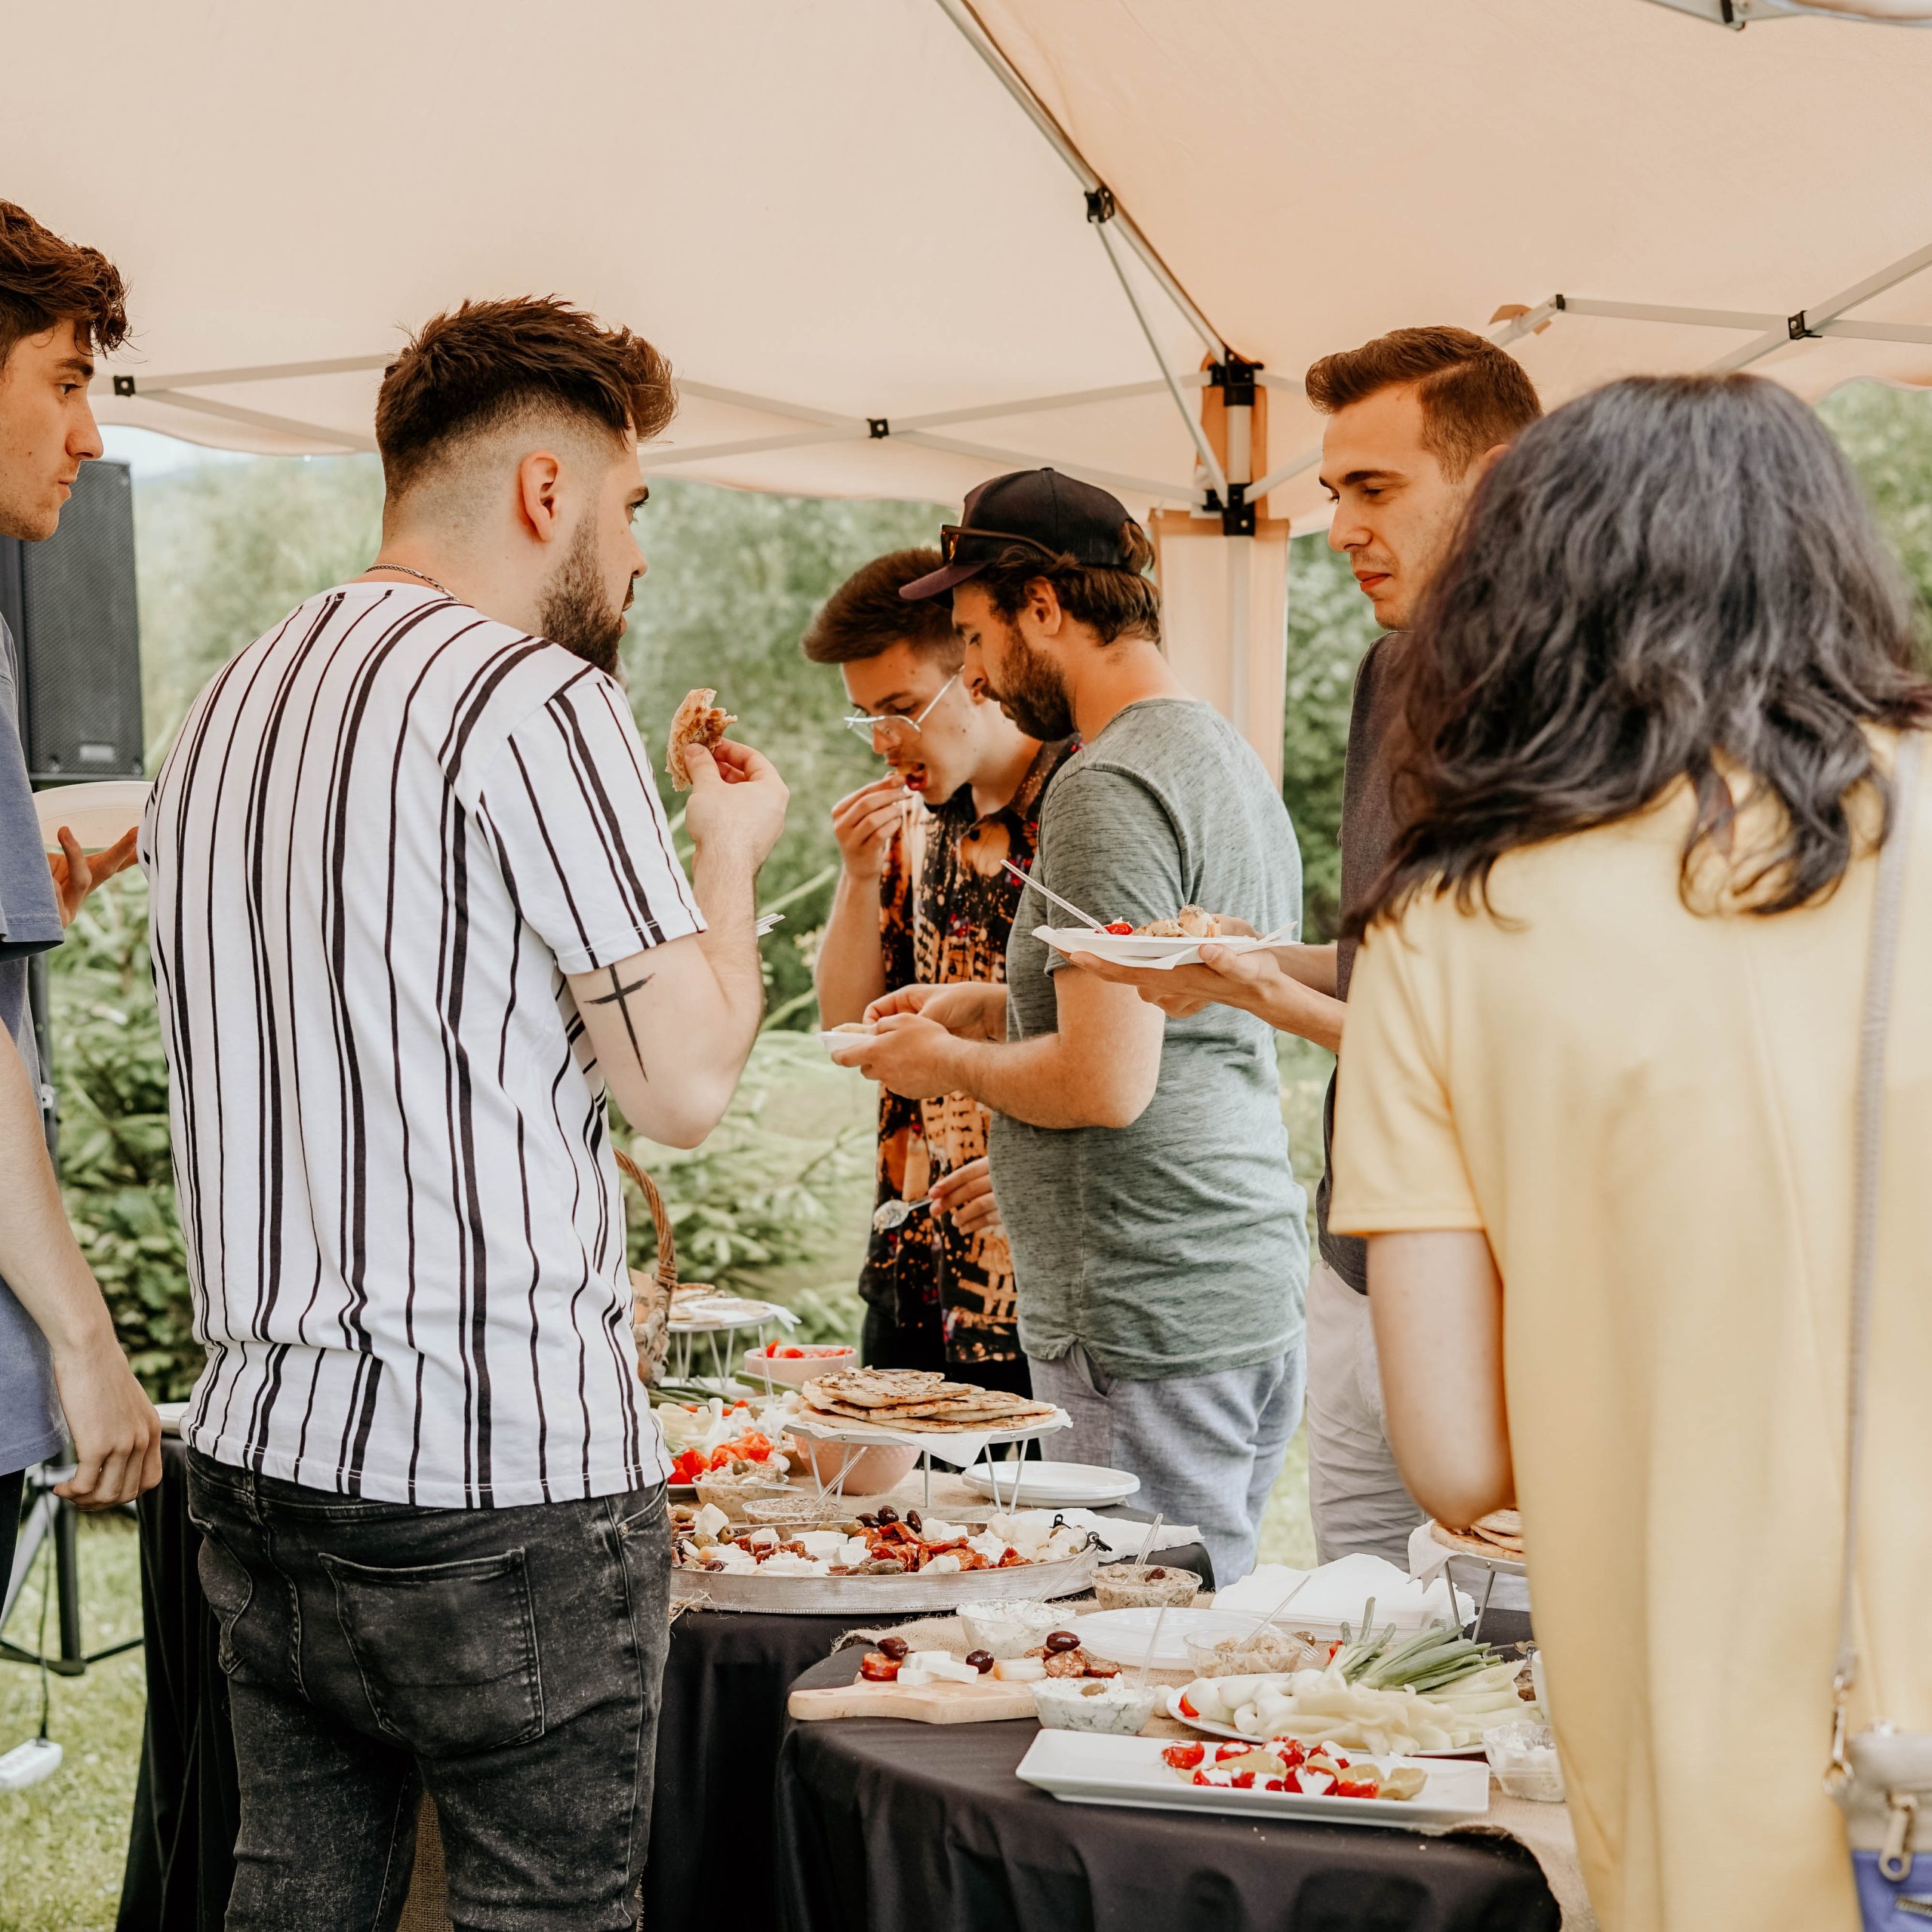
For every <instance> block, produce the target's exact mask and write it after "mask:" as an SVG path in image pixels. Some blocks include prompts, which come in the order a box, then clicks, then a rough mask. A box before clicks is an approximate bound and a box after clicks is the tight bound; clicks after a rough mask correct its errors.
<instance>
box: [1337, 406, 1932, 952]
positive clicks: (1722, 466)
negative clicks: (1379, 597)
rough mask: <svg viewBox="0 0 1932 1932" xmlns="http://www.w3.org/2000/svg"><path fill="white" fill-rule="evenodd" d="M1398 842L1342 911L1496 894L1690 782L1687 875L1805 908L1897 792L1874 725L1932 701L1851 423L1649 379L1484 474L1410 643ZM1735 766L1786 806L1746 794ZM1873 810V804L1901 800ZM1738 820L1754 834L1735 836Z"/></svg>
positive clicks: (1360, 920) (1357, 919) (1542, 431)
mask: <svg viewBox="0 0 1932 1932" xmlns="http://www.w3.org/2000/svg"><path fill="white" fill-rule="evenodd" d="M1398 663H1399V666H1400V671H1399V675H1400V677H1401V685H1402V693H1403V695H1402V723H1401V729H1400V731H1398V736H1397V738H1396V741H1395V742H1396V743H1397V744H1398V746H1399V747H1400V751H1399V754H1398V758H1397V760H1396V771H1395V779H1394V781H1393V785H1392V797H1393V799H1394V801H1395V816H1396V819H1397V823H1398V830H1397V833H1396V836H1395V841H1394V843H1393V845H1392V848H1391V851H1390V855H1389V861H1388V863H1387V865H1386V867H1385V868H1384V869H1383V872H1382V874H1381V875H1380V878H1377V880H1376V881H1375V882H1374V884H1373V885H1371V887H1370V888H1369V889H1368V891H1367V894H1366V895H1365V896H1364V897H1363V899H1362V900H1361V902H1360V903H1358V904H1355V905H1354V906H1350V907H1349V908H1348V909H1347V912H1346V921H1345V924H1344V928H1343V930H1344V931H1346V932H1348V933H1351V934H1359V933H1361V931H1364V929H1365V928H1367V926H1369V925H1370V924H1373V923H1374V921H1376V920H1377V919H1378V918H1394V917H1395V916H1397V915H1399V914H1400V912H1401V910H1402V908H1403V907H1404V906H1405V905H1406V904H1407V903H1408V902H1409V901H1410V900H1411V899H1413V898H1414V897H1417V895H1418V894H1420V895H1423V896H1429V895H1431V894H1440V893H1445V892H1453V893H1454V894H1455V896H1456V898H1457V903H1459V904H1460V905H1461V906H1463V907H1465V908H1469V907H1470V906H1473V905H1474V904H1475V903H1477V902H1478V900H1486V897H1487V888H1488V882H1489V878H1490V874H1491V869H1492V868H1493V867H1494V866H1495V864H1496V862H1497V860H1498V859H1500V858H1501V857H1503V855H1504V854H1506V853H1509V852H1512V851H1517V850H1518V849H1520V848H1522V847H1524V846H1528V845H1534V844H1541V843H1542V842H1543V841H1546V840H1549V839H1555V838H1564V837H1567V836H1568V835H1571V834H1572V833H1574V832H1587V831H1589V830H1590V829H1592V828H1593V827H1595V826H1606V825H1615V824H1617V823H1620V822H1621V821H1623V820H1627V819H1630V818H1633V817H1635V816H1636V815H1637V814H1639V813H1641V812H1644V811H1647V810H1648V809H1649V808H1651V806H1653V805H1654V804H1656V803H1657V801H1658V800H1659V799H1660V798H1663V796H1664V795H1666V793H1667V792H1670V791H1672V789H1675V787H1677V786H1682V785H1687V786H1689V788H1690V790H1691V791H1692V792H1694V795H1695V796H1696V798H1697V802H1698V806H1699V810H1698V811H1697V814H1696V817H1695V820H1694V823H1693V824H1692V825H1691V827H1690V830H1689V832H1688V833H1687V836H1686V839H1685V842H1684V847H1683V849H1682V854H1681V871H1680V874H1679V879H1680V888H1681V894H1682V897H1683V899H1684V903H1685V904H1686V905H1687V906H1690V908H1691V909H1693V910H1695V911H1705V910H1709V909H1712V896H1711V893H1710V887H1711V884H1712V875H1711V873H1710V872H1709V870H1708V868H1709V866H1711V865H1712V863H1713V862H1717V863H1718V864H1719V865H1720V866H1721V873H1720V874H1719V875H1718V876H1719V878H1720V879H1721V888H1722V891H1723V892H1724V896H1725V900H1726V902H1727V903H1731V904H1736V905H1739V906H1743V908H1744V909H1747V910H1749V912H1753V913H1759V914H1771V913H1777V912H1788V911H1789V910H1791V909H1792V908H1794V907H1795V906H1807V905H1810V904H1811V903H1814V901H1816V900H1820V899H1822V898H1823V897H1826V896H1828V895H1829V894H1830V893H1831V892H1832V890H1833V889H1834V888H1835V887H1836V885H1837V884H1838V881H1839V880H1840V879H1841V878H1842V877H1843V876H1844V872H1845V869H1846V867H1847V866H1848V865H1849V864H1850V862H1851V860H1852V858H1853V857H1854V854H1855V853H1856V852H1857V851H1859V850H1860V849H1864V848H1866V834H1867V833H1869V829H1870V826H1871V819H1869V818H1867V819H1866V821H1865V830H1864V831H1863V832H1861V829H1860V825H1859V820H1860V815H1861V814H1860V810H1859V809H1858V808H1860V805H1861V804H1862V801H1865V800H1870V801H1875V802H1877V803H1878V804H1881V805H1882V806H1883V807H1884V809H1885V810H1886V811H1887V812H1889V810H1890V786H1889V785H1888V783H1887V779H1886V777H1885V774H1884V768H1883V766H1882V764H1881V762H1880V760H1879V758H1878V756H1877V755H1875V752H1874V750H1873V747H1872V740H1871V737H1870V736H1869V733H1870V731H1871V729H1872V728H1873V727H1875V726H1876V727H1879V728H1890V729H1891V730H1894V731H1920V730H1923V729H1924V728H1925V727H1926V726H1927V724H1932V681H1928V680H1927V676H1926V675H1925V672H1924V666H1923V664H1922V663H1921V657H1920V654H1919V651H1918V641H1917V639H1916V638H1915V636H1914V635H1913V630H1912V602H1911V598H1910V597H1909V594H1908V592H1907V590H1906V584H1905V582H1904V580H1903V576H1902V574H1901V573H1900V570H1899V568H1898V566H1897V564H1896V563H1895V562H1894V560H1893V558H1892V555H1891V554H1890V552H1889V551H1888V550H1887V548H1886V546H1885V541H1884V537H1882V536H1881V534H1880V533H1879V531H1878V525H1877V523H1876V521H1875V519H1874V518H1873V516H1872V509H1871V506H1870V504H1869V503H1868V502H1867V501H1866V497H1865V494H1864V492H1863V490H1862V489H1861V488H1860V485H1859V482H1858V479H1857V477H1856V476H1854V475H1853V473H1852V470H1851V466H1850V464H1849V463H1847V461H1846V460H1845V458H1844V453H1843V452H1842V451H1841V450H1840V449H1839V448H1838V445H1836V444H1835V442H1834V441H1832V436H1831V434H1830V432H1829V431H1828V430H1827V429H1826V428H1825V426H1824V425H1823V423H1820V421H1819V420H1818V419H1817V417H1816V416H1815V415H1814V414H1812V412H1811V411H1810V410H1809V409H1808V408H1806V407H1805V405H1804V404H1803V403H1801V402H1800V401H1798V398H1796V397H1795V396H1794V395H1792V394H1791V393H1790V392H1789V391H1788V390H1786V389H1783V388H1780V386H1778V385H1777V384H1776V383H1769V382H1766V381H1765V380H1763V379H1762V378H1761V377H1755V376H1744V375H1727V376H1715V377H1714V376H1671V377H1664V376H1635V377H1627V378H1626V379H1625V380H1623V381H1621V382H1617V383H1610V384H1609V385H1607V386H1606V387H1604V388H1603V389H1597V390H1595V391H1593V392H1592V393H1590V394H1589V395H1585V396H1582V397H1580V398H1577V400H1576V401H1574V402H1569V403H1566V404H1564V406H1563V407H1562V408H1561V409H1559V410H1557V411H1555V413H1554V414H1552V415H1551V416H1550V417H1549V418H1548V419H1547V420H1546V421H1544V422H1542V423H1537V424H1536V425H1535V426H1534V427H1533V428H1531V429H1528V430H1527V431H1525V432H1524V435H1523V436H1522V438H1521V440H1520V441H1518V442H1517V443H1516V445H1515V447H1514V448H1512V449H1511V450H1510V451H1509V454H1507V455H1506V456H1505V457H1503V459H1502V460H1501V461H1500V462H1499V463H1497V465H1496V466H1495V468H1494V469H1492V470H1491V472H1489V474H1488V475H1487V476H1486V477H1484V479H1483V481H1482V482H1481V485H1478V488H1477V491H1476V494H1475V501H1474V503H1473V506H1472V510H1471V512H1470V515H1469V520H1468V521H1467V522H1466V524H1465V525H1464V527H1463V534H1462V537H1461V539H1460V542H1459V543H1458V545H1457V548H1456V549H1455V550H1454V552H1452V554H1451V556H1450V557H1449V558H1448V560H1447V562H1446V563H1445V564H1444V566H1443V568H1442V569H1441V571H1439V572H1438V574H1437V575H1436V577H1435V580H1434V581H1433V582H1432V583H1431V585H1430V586H1429V592H1428V594H1427V595H1426V597H1425V598H1424V599H1423V607H1422V610H1421V611H1420V614H1419V616H1418V620H1417V623H1416V625H1415V627H1414V629H1413V630H1412V631H1411V633H1410V634H1409V637H1408V638H1407V644H1406V645H1405V648H1404V651H1403V654H1402V656H1401V659H1400V660H1398ZM1727 767H1728V768H1730V769H1731V770H1733V771H1742V772H1743V774H1745V778H1746V783H1749V785H1750V786H1751V787H1752V789H1753V790H1754V791H1755V792H1756V793H1757V794H1758V798H1760V799H1761V801H1763V802H1764V804H1766V805H1767V807H1769V808H1770V809H1767V810H1766V811H1764V812H1763V813H1762V814H1759V813H1758V811H1755V810H1753V811H1750V812H1749V813H1744V812H1740V811H1739V809H1738V808H1737V800H1736V798H1735V796H1734V793H1733V792H1732V791H1731V789H1730V786H1729V785H1728V784H1727V783H1726V782H1725V779H1724V771H1725V769H1726V768H1727ZM1875 816H1876V814H1872V817H1875ZM1734 841H1735V849H1732V848H1733V843H1734Z"/></svg>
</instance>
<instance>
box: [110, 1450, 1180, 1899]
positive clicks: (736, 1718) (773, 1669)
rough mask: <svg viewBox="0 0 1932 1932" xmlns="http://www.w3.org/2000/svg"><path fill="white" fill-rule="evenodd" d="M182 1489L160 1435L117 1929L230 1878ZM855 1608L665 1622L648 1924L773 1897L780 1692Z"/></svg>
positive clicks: (220, 1706)
mask: <svg viewBox="0 0 1932 1932" xmlns="http://www.w3.org/2000/svg"><path fill="white" fill-rule="evenodd" d="M187 1487H188V1485H187V1451H186V1449H185V1447H183V1445H182V1444H180V1442H178V1441H174V1440H173V1439H170V1440H168V1441H166V1442H165V1443H164V1444H162V1481H161V1486H160V1487H158V1489H154V1490H151V1491H149V1493H148V1494H146V1496H144V1497H142V1499H141V1506H140V1521H141V1602H142V1617H143V1625H144V1627H145V1629H146V1641H147V1669H148V1712H147V1724H146V1734H145V1737H144V1738H143V1743H142V1750H141V1771H140V1784H139V1786H138V1788H137V1791H136V1794H135V1798H134V1825H133V1829H132V1832H131V1835H130V1836H129V1839H128V1869H127V1875H126V1878H125V1882H124V1884H123V1887H122V1895H121V1915H120V1918H119V1921H118V1928H117V1932H220V1927H221V1923H222V1915H223V1912H224V1911H225V1910H226V1906H227V1903H228V1894H229V1886H230V1884H231V1883H232V1880H233V1877H234V1858H233V1852H234V1844H235V1823H236V1820H237V1817H238V1804H237V1800H236V1795H235V1749H234V1745H233V1743H232V1740H231V1739H230V1737H229V1724H228V1696H227V1680H226V1678H224V1677H223V1675H222V1674H221V1670H220V1666H219V1665H218V1664H217V1663H216V1661H215V1638H216V1633H215V1629H214V1619H213V1618H212V1617H211V1616H210V1615H209V1614H208V1606H207V1604H206V1603H205V1601H203V1599H202V1590H201V1583H200V1580H199V1577H198V1574H197V1572H196V1570H195V1558H196V1554H197V1552H198V1549H199V1548H200V1543H201V1538H200V1536H199V1534H198V1532H197V1531H196V1530H195V1527H194V1526H193V1525H192V1524H191V1523H190V1522H189V1521H188V1503H187ZM1103 1513H1104V1514H1106V1515H1109V1516H1118V1517H1124V1518H1136V1516H1137V1512H1134V1511H1131V1510H1124V1509H1118V1510H1108V1511H1106V1512H1103ZM1161 1561H1162V1562H1164V1563H1168V1564H1174V1566H1175V1567H1177V1568H1183V1569H1190V1570H1194V1571H1198V1573H1199V1574H1201V1576H1202V1577H1204V1579H1205V1580H1207V1582H1208V1583H1210V1584H1211V1583H1212V1582H1213V1576H1212V1572H1211V1566H1210V1564H1209V1563H1208V1561H1207V1552H1206V1551H1205V1550H1204V1549H1202V1548H1201V1546H1200V1545H1199V1544H1198V1543H1195V1544H1190V1545H1189V1546H1187V1547H1186V1548H1185V1549H1174V1550H1164V1551H1163V1552H1161ZM855 1621H857V1619H854V1618H853V1617H773V1616H764V1615H757V1614H749V1613H734V1612H729V1611H687V1612H686V1613H685V1614H683V1615H681V1616H680V1617H678V1619H677V1620H676V1621H675V1623H672V1626H671V1645H670V1650H669V1654H668V1656H667V1657H666V1660H665V1668H664V1701H663V1714H662V1715H661V1717H660V1720H659V1724H658V1732H657V1790H656V1795H655V1798H654V1801H653V1804H652V1807H651V1858H650V1863H649V1865H648V1868H647V1870H646V1872H645V1902H646V1906H647V1909H651V1908H655V1909H657V1911H658V1912H659V1913H660V1919H659V1921H657V1922H660V1923H662V1922H675V1921H673V1920H672V1919H671V1917H670V1915H671V1914H672V1912H673V1910H674V1909H675V1911H677V1912H679V1913H685V1912H688V1911H689V1910H690V1909H691V1902H692V1900H694V1899H695V1898H697V1897H701V1896H703V1889H702V1887H703V1885H704V1884H715V1883H717V1882H718V1881H719V1880H720V1879H721V1878H723V1879H725V1880H728V1882H729V1884H730V1887H731V1897H732V1899H733V1900H734V1909H747V1910H755V1909H761V1908H763V1907H766V1906H769V1905H770V1903H771V1899H772V1896H773V1893H772V1881H771V1857H770V1848H771V1843H772V1840H771V1801H772V1791H773V1785H774V1769H775V1767H776V1765H777V1757H778V1747H779V1742H780V1737H781V1736H782V1735H783V1729H784V1723H785V1699H786V1694H787V1692H788V1691H789V1690H790V1688H791V1685H792V1679H793V1678H795V1677H796V1676H798V1674H799V1672H801V1671H802V1670H804V1669H807V1668H808V1666H811V1665H812V1664H814V1663H820V1662H821V1661H823V1660H824V1658H825V1657H826V1655H827V1654H828V1653H829V1651H830V1650H831V1648H832V1645H833V1644H835V1643H836V1642H837V1641H838V1638H840V1637H841V1636H842V1635H844V1632H846V1631H848V1630H849V1629H851V1627H852V1626H853V1624H854V1622H855ZM881 1621H882V1622H885V1623H900V1622H904V1621H906V1619H904V1618H901V1617H889V1618H885V1619H882V1620H881Z"/></svg>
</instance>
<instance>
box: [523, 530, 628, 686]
mask: <svg viewBox="0 0 1932 1932" xmlns="http://www.w3.org/2000/svg"><path fill="white" fill-rule="evenodd" d="M600 561H601V559H600V557H599V554H598V533H597V531H596V528H595V525H594V524H593V521H592V518H589V517H586V518H584V519H583V522H582V523H580V525H578V527H577V534H576V536H575V537H573V538H572V539H571V547H570V549H568V551H567V552H565V555H564V560H563V561H562V562H561V563H560V564H559V565H558V566H557V568H556V573H555V575H554V576H553V577H552V578H551V579H550V581H549V583H548V584H547V585H546V586H545V587H544V591H543V601H542V603H541V604H540V605H539V606H538V609H537V616H538V619H539V621H540V624H541V626H542V629H543V635H544V636H546V637H547V638H549V640H550V641H551V642H552V644H561V645H562V646H563V647H564V648H565V650H566V651H571V652H574V654H576V655H577V657H581V658H582V659H583V660H584V662H585V663H586V664H594V665H595V666H596V667H597V668H598V670H600V671H602V672H607V673H608V675H611V676H612V677H614V676H616V675H617V650H618V647H619V646H620V645H621V644H622V643H623V641H624V612H623V608H622V607H620V606H617V605H613V604H612V603H611V593H610V592H609V591H608V589H605V583H604V577H603V573H602V571H601V569H600V568H599V564H600ZM624 601H625V604H626V605H628V604H629V601H630V599H629V595H628V594H627V595H626V598H625V600H624Z"/></svg>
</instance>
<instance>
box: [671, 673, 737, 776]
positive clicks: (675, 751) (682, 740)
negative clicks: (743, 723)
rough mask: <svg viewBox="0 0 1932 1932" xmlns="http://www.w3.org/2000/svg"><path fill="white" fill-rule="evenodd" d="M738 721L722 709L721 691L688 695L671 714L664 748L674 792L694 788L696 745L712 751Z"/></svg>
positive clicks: (705, 690)
mask: <svg viewBox="0 0 1932 1932" xmlns="http://www.w3.org/2000/svg"><path fill="white" fill-rule="evenodd" d="M734 724H737V718H735V717H734V716H733V715H732V714H731V712H728V711H721V710H719V709H718V694H717V693H716V692H715V691H712V690H711V689H709V688H708V687H706V688H703V689H701V690H699V691H687V692H686V693H685V701H684V703H681V705H679V706H678V708H677V709H676V710H675V712H672V715H671V734H670V737H669V740H668V741H667V742H666V745H665V748H664V769H665V770H666V771H667V772H668V773H669V774H670V778H671V786H672V789H673V790H674V791H678V792H688V791H689V790H690V789H691V758H690V753H691V749H692V748H693V747H694V746H697V747H698V748H700V749H703V750H706V751H709V750H710V749H712V747H713V746H715V745H716V744H717V743H718V741H719V740H721V739H722V738H723V737H724V734H725V732H726V731H727V730H728V728H730V727H731V726H732V725H734Z"/></svg>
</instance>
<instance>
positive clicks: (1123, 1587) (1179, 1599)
mask: <svg viewBox="0 0 1932 1932" xmlns="http://www.w3.org/2000/svg"><path fill="white" fill-rule="evenodd" d="M1200 1588H1201V1579H1200V1578H1199V1577H1198V1576H1196V1575H1195V1573H1194V1572H1193V1571H1192V1570H1183V1569H1180V1568H1178V1567H1176V1566H1175V1565H1174V1564H1167V1563H1109V1564H1107V1565H1106V1567H1104V1568H1103V1569H1102V1571H1100V1574H1099V1575H1098V1576H1097V1577H1095V1578H1094V1597H1095V1598H1096V1600H1097V1601H1098V1603H1099V1604H1100V1607H1101V1608H1102V1609H1103V1610H1139V1609H1142V1608H1147V1609H1155V1608H1158V1607H1163V1606H1165V1607H1169V1608H1174V1607H1179V1606H1181V1605H1183V1604H1191V1603H1192V1601H1194V1598H1195V1592H1197V1591H1198V1589H1200Z"/></svg>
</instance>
